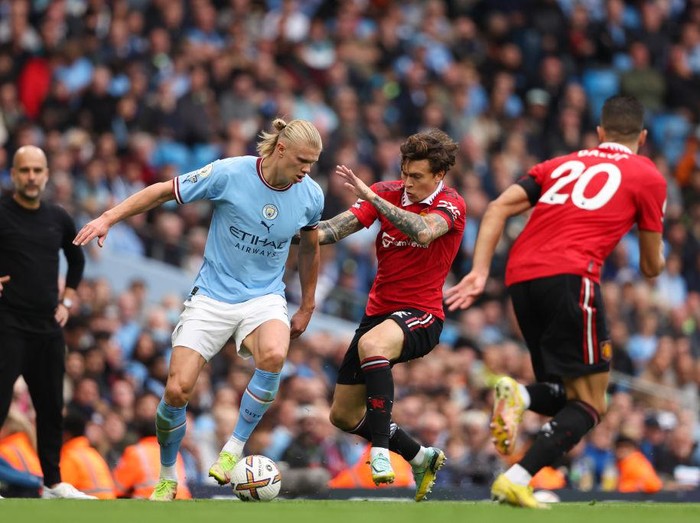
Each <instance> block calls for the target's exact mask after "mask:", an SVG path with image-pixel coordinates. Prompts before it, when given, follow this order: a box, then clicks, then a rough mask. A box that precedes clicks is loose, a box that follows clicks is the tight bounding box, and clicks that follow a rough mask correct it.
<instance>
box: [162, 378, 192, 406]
mask: <svg viewBox="0 0 700 523" xmlns="http://www.w3.org/2000/svg"><path fill="white" fill-rule="evenodd" d="M192 389H193V387H192V386H186V385H185V384H183V383H182V381H180V380H178V379H173V377H172V376H171V377H170V378H169V379H168V382H167V383H166V385H165V402H166V403H167V404H168V405H171V406H173V407H182V406H184V405H186V404H187V402H188V401H189V400H190V395H191V394H192Z"/></svg>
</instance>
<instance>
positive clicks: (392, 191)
mask: <svg viewBox="0 0 700 523" xmlns="http://www.w3.org/2000/svg"><path fill="white" fill-rule="evenodd" d="M372 190H373V191H374V192H375V193H376V194H377V195H379V196H380V197H381V198H384V199H385V200H386V201H388V202H389V203H391V204H393V205H396V206H397V207H399V208H400V209H403V210H405V211H410V212H414V213H416V214H422V215H425V214H429V213H437V214H440V215H441V216H442V217H444V218H445V220H447V223H448V225H449V227H450V229H449V231H447V233H445V234H444V235H442V236H440V237H439V238H438V239H437V240H435V241H433V242H431V243H430V245H427V246H423V245H419V244H417V243H416V242H414V241H413V240H411V239H410V238H409V237H408V236H406V235H405V234H404V233H403V232H401V231H400V230H398V229H397V228H396V227H394V225H393V224H392V223H391V222H390V221H389V220H387V219H386V218H385V217H384V216H383V215H382V214H380V213H379V212H377V209H375V208H374V206H373V205H372V204H371V203H369V202H366V201H364V200H358V201H357V203H355V205H354V206H353V207H351V208H350V210H351V211H352V213H353V214H354V215H355V216H357V219H358V220H360V223H362V225H364V226H365V227H369V226H370V225H372V224H373V223H374V221H375V220H377V219H379V221H380V224H381V227H380V230H379V234H377V239H376V241H375V245H376V249H377V265H378V268H377V276H376V278H375V280H374V284H373V285H372V290H370V293H369V299H368V301H367V307H366V308H365V312H366V313H367V314H368V315H370V316H374V315H378V314H388V313H391V312H394V311H399V310H401V309H404V308H408V307H412V308H416V309H420V310H422V311H425V312H428V313H431V314H433V315H435V316H437V317H438V318H440V319H445V312H444V311H443V308H442V287H443V285H444V283H445V278H446V277H447V272H448V271H449V270H450V266H451V265H452V262H453V261H454V259H455V256H456V255H457V251H458V250H459V246H460V243H461V241H462V234H463V233H464V224H465V223H466V204H465V203H464V200H463V199H462V197H461V196H460V195H459V193H458V192H457V191H455V190H454V189H452V188H450V187H447V186H445V185H444V184H442V183H441V184H440V186H439V187H438V189H437V190H436V191H435V192H434V193H433V194H431V195H430V196H429V197H428V198H426V199H425V200H423V201H422V202H419V203H412V202H411V201H410V200H409V199H408V197H406V196H405V195H404V184H403V181H401V180H396V181H391V182H380V183H375V184H374V185H372Z"/></svg>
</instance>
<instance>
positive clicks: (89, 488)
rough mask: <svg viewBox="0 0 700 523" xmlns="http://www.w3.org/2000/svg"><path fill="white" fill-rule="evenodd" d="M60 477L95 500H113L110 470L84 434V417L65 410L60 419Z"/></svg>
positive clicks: (113, 489) (113, 492) (113, 490)
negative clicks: (61, 422) (62, 417)
mask: <svg viewBox="0 0 700 523" xmlns="http://www.w3.org/2000/svg"><path fill="white" fill-rule="evenodd" d="M61 477H62V479H63V480H64V481H66V482H68V483H70V484H71V485H73V486H74V487H75V488H77V489H78V490H80V491H82V492H85V493H86V494H88V495H90V496H95V497H96V498H98V499H114V498H115V497H116V495H115V488H114V480H113V479H112V473H111V471H110V470H109V466H108V465H107V463H106V462H105V460H104V458H103V457H102V456H101V455H100V454H99V452H97V451H96V450H95V449H94V448H93V447H91V446H90V442H89V441H88V439H87V438H86V437H85V418H83V416H82V414H79V413H75V412H73V413H72V412H68V413H67V414H66V416H65V417H64V420H63V447H62V448H61Z"/></svg>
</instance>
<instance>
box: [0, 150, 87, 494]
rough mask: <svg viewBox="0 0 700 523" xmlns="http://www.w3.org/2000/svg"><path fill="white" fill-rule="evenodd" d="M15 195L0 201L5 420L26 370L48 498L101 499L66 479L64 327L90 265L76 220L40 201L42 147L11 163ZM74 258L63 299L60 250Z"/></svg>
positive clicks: (0, 376)
mask: <svg viewBox="0 0 700 523" xmlns="http://www.w3.org/2000/svg"><path fill="white" fill-rule="evenodd" d="M11 174H12V182H13V184H14V192H13V193H12V195H8V196H3V197H2V198H0V425H2V423H3V422H4V421H5V418H6V417H7V413H8V410H9V408H10V402H11V400H12V388H13V385H14V383H15V381H16V380H17V378H18V377H19V376H20V375H22V376H23V377H24V380H25V381H26V382H27V386H28V388H29V393H30V394H31V397H32V403H33V404H34V409H35V410H36V422H37V446H38V454H39V461H40V462H41V469H42V471H43V473H44V489H43V491H42V497H44V498H74V499H95V498H93V496H88V495H86V494H84V493H82V492H80V491H78V490H76V489H75V488H74V487H73V486H72V485H70V484H68V483H62V482H61V472H60V469H59V458H60V453H61V443H62V423H63V417H62V411H63V375H64V370H65V367H64V357H65V343H64V340H63V330H62V327H63V326H64V325H65V324H66V321H67V320H68V316H69V315H70V308H71V307H72V305H73V300H74V298H75V295H76V288H77V287H78V284H79V283H80V280H81V278H82V275H83V268H84V267H85V257H84V256H83V253H82V251H81V250H80V247H76V246H75V245H73V244H72V240H73V237H74V236H75V224H74V223H73V220H72V219H71V217H70V216H69V215H68V213H66V211H65V210H63V209H62V208H61V207H59V206H57V205H54V204H50V203H47V202H42V201H41V196H42V194H43V192H44V189H45V188H46V183H47V182H48V179H49V169H48V165H47V161H46V155H45V154H44V151H42V150H41V149H39V148H38V147H35V146H33V145H26V146H23V147H20V148H19V149H18V150H17V152H16V153H15V155H14V158H13V162H12V172H11ZM61 249H63V252H64V254H65V257H66V259H67V261H68V273H67V275H66V283H65V289H64V291H63V294H62V296H61V299H60V300H59V288H58V267H59V256H58V252H59V251H60V250H61Z"/></svg>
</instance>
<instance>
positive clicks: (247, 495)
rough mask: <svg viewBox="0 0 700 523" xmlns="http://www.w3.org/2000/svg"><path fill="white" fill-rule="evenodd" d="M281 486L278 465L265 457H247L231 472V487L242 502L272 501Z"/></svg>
mask: <svg viewBox="0 0 700 523" xmlns="http://www.w3.org/2000/svg"><path fill="white" fill-rule="evenodd" d="M281 486H282V476H281V475H280V471H279V469H278V468H277V465H275V462H274V461H272V460H271V459H270V458H266V457H265V456H257V455H255V456H246V457H245V458H243V459H242V460H240V461H239V462H238V463H236V466H235V467H233V470H232V471H231V487H232V488H233V493H234V494H235V495H236V496H238V497H239V498H240V500H241V501H270V500H271V499H275V498H276V497H277V494H279V493H280V487H281Z"/></svg>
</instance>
